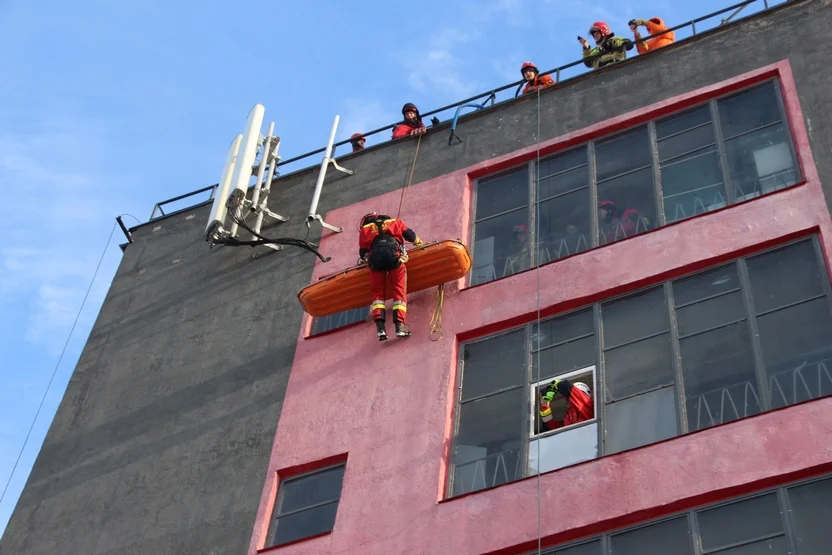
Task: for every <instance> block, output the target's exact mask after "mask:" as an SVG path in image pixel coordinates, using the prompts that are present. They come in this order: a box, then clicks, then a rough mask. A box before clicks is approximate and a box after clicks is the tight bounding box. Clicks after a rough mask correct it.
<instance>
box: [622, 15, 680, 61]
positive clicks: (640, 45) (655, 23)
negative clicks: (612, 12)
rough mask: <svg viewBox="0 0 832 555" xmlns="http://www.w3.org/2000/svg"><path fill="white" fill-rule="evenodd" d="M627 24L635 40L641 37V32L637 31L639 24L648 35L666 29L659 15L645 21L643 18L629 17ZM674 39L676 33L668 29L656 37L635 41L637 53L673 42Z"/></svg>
mask: <svg viewBox="0 0 832 555" xmlns="http://www.w3.org/2000/svg"><path fill="white" fill-rule="evenodd" d="M628 25H629V26H630V30H631V31H632V32H633V36H634V37H635V39H636V40H638V39H640V38H641V33H639V32H638V27H639V26H642V27H646V28H647V34H648V35H655V34H658V33H661V32H662V31H667V26H666V25H665V24H664V21H662V18H660V17H653V18H650V19H648V20H646V21H645V20H644V19H631V20H630V22H629V23H628ZM675 41H676V33H674V32H673V31H669V32H667V33H664V34H662V35H659V36H658V37H653V38H652V39H647V40H646V41H644V42H637V43H636V50H638V53H639V54H644V53H645V52H649V51H650V50H657V49H659V48H661V47H663V46H667V45H669V44H673V43H674V42H675Z"/></svg>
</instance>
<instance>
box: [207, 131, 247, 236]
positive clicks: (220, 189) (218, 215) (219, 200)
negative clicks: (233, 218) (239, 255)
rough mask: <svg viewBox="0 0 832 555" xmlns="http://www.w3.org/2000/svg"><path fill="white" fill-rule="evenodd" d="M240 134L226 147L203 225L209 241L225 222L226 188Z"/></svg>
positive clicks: (241, 137)
mask: <svg viewBox="0 0 832 555" xmlns="http://www.w3.org/2000/svg"><path fill="white" fill-rule="evenodd" d="M242 139H243V136H242V135H237V136H236V137H234V140H233V141H231V146H230V147H228V154H227V155H226V157H225V166H223V168H222V175H221V176H220V181H219V183H218V184H217V188H216V190H215V191H214V204H213V205H212V206H211V214H210V215H209V216H208V225H206V226H205V240H206V241H210V240H211V239H212V238H213V237H216V236H217V234H218V233H219V232H220V231H221V230H222V228H223V227H222V226H223V224H224V223H225V215H226V213H225V204H226V202H228V188H229V186H230V185H231V174H232V173H233V172H234V166H235V164H236V162H237V153H238V152H239V150H240V141H241V140H242Z"/></svg>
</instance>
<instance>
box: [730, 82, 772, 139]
mask: <svg viewBox="0 0 832 555" xmlns="http://www.w3.org/2000/svg"><path fill="white" fill-rule="evenodd" d="M717 106H718V107H719V122H720V124H721V125H722V136H723V137H724V138H725V139H730V138H731V137H735V136H737V135H740V134H742V133H748V132H749V131H752V130H754V129H758V128H760V127H763V126H766V125H770V124H772V123H776V122H778V121H780V120H781V116H780V103H779V102H778V100H777V93H776V92H775V90H774V82H773V81H769V82H767V83H764V84H762V85H758V86H756V87H754V88H751V89H748V90H745V91H743V92H740V93H737V94H735V95H733V96H729V97H727V98H723V99H721V100H719V101H718V102H717Z"/></svg>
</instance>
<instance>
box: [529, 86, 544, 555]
mask: <svg viewBox="0 0 832 555" xmlns="http://www.w3.org/2000/svg"><path fill="white" fill-rule="evenodd" d="M533 171H534V191H533V192H534V203H535V205H534V206H532V207H531V208H532V210H535V211H534V212H532V214H533V215H534V217H535V218H534V226H535V232H534V241H535V244H533V245H530V246H531V248H534V249H535V250H538V249H537V243H538V242H539V241H540V218H539V217H538V216H539V215H538V214H537V211H536V207H537V206H538V205H537V193H538V189H539V181H538V174H539V172H540V87H538V89H537V160H536V163H535V167H534V170H533ZM529 254H530V255H531V254H538V253H536V252H535V251H532V252H531V253H529ZM533 260H534V261H535V263H536V264H537V270H536V271H535V275H536V276H537V338H538V339H537V346H538V349H537V351H536V353H535V354H536V355H537V377H536V378H535V381H534V383H535V384H538V383H540V348H539V347H540V264H539V262H538V260H537V256H535V257H534V258H533ZM534 341H535V340H534V336H532V347H534ZM535 394H537V386H535ZM536 403H537V402H536V401H535V405H536ZM532 417H533V418H535V421H537V418H538V415H537V414H532ZM536 443H537V553H538V555H540V553H541V547H542V543H543V540H542V538H541V529H540V528H541V526H540V466H541V460H540V438H538V439H537V442H536Z"/></svg>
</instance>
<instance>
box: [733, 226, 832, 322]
mask: <svg viewBox="0 0 832 555" xmlns="http://www.w3.org/2000/svg"><path fill="white" fill-rule="evenodd" d="M748 277H749V280H750V282H751V293H752V294H753V297H754V308H755V310H756V311H757V313H758V314H759V313H761V312H767V311H769V310H772V309H774V308H779V307H781V306H785V305H788V304H792V303H796V302H798V301H802V300H804V299H808V298H811V297H814V296H816V295H820V294H821V293H823V286H822V283H823V282H822V278H821V273H820V266H819V264H818V259H817V255H816V254H815V249H814V245H813V244H812V241H810V240H808V241H801V242H800V243H796V244H794V245H790V246H788V247H784V248H781V249H777V250H774V251H770V252H766V253H763V254H760V255H757V256H753V257H750V258H749V259H748Z"/></svg>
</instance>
